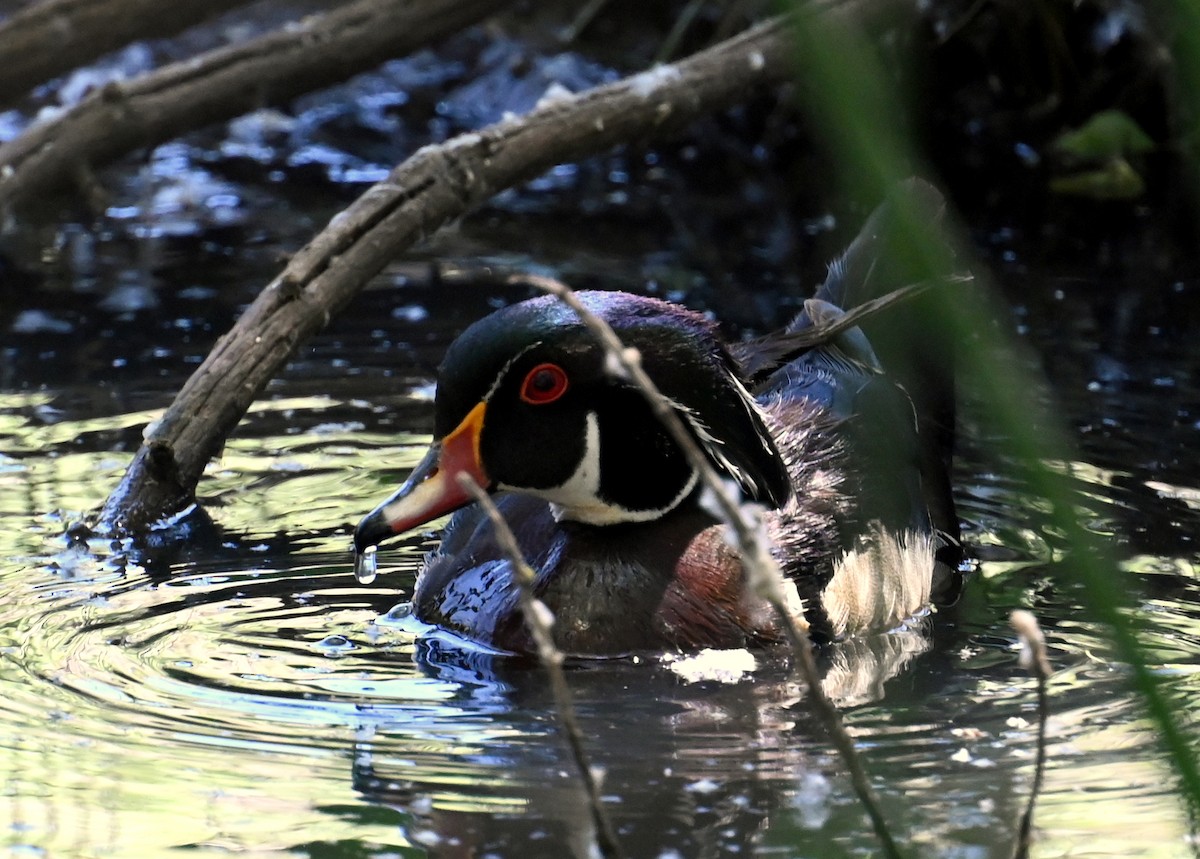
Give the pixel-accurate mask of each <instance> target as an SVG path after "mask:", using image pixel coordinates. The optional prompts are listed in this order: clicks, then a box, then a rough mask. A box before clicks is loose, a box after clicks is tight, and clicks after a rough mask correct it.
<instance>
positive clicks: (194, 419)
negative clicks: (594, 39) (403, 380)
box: [0, 0, 910, 534]
mask: <svg viewBox="0 0 1200 859" xmlns="http://www.w3.org/2000/svg"><path fill="white" fill-rule="evenodd" d="M898 4H899V5H900V6H903V7H904V8H906V9H908V8H910V7H909V6H908V3H907V0H873V2H870V3H867V2H863V3H850V4H843V5H839V6H837V7H836V13H837V14H839V15H853V16H856V17H857V18H858V20H860V21H865V20H868V19H870V20H871V21H872V22H873V23H876V24H877V23H879V20H880V19H883V20H888V21H890V20H891V18H892V13H893V12H894V10H895V9H896V8H897V5H898ZM831 14H832V13H831ZM792 50H793V48H792V44H791V39H790V34H789V30H788V26H787V23H786V21H784V20H783V19H780V18H775V19H772V20H770V21H767V22H764V23H763V24H760V25H758V26H757V27H754V28H752V29H750V30H747V31H746V32H744V33H742V34H740V35H738V36H735V37H734V38H731V39H728V40H726V41H724V42H721V43H719V44H717V45H715V46H713V47H711V48H709V49H707V50H705V51H701V52H700V53H697V54H695V55H693V56H691V57H689V58H687V59H685V60H682V61H680V62H678V63H675V64H672V65H669V66H661V67H658V68H655V69H652V70H650V71H647V72H643V73H641V74H638V75H633V76H632V77H628V78H625V79H623V80H621V81H618V82H616V83H613V84H609V85H606V86H603V87H597V88H594V89H591V90H587V91H585V92H582V93H579V94H576V95H571V96H563V97H560V98H555V99H554V100H552V101H550V102H548V103H544V104H541V105H539V106H538V107H537V108H535V109H534V110H533V111H531V112H530V113H529V114H528V115H526V116H523V117H517V118H514V119H509V120H505V121H502V122H499V123H496V124H495V125H491V126H488V127H487V128H484V129H482V130H481V131H479V132H472V133H469V134H464V135H460V136H459V137H456V138H454V139H452V140H449V141H447V142H446V143H444V144H440V145H436V146H427V147H425V148H423V149H421V150H420V151H418V152H417V153H416V154H414V155H413V156H412V157H411V158H409V159H408V160H407V161H405V162H404V163H403V164H401V165H400V166H399V167H397V168H396V169H395V170H393V171H392V172H391V174H390V175H389V176H388V178H387V179H385V180H384V181H382V182H380V183H378V184H376V185H374V186H372V187H371V188H370V189H369V190H368V191H366V192H365V193H364V194H363V195H362V196H361V197H359V199H358V200H356V201H355V202H354V203H353V204H351V206H350V207H349V208H347V209H346V210H345V211H343V212H342V213H341V214H339V215H337V216H336V217H335V218H334V219H333V220H332V221H331V222H330V224H329V226H328V227H326V228H325V229H324V230H323V231H322V232H321V233H319V234H318V235H317V236H316V237H314V238H313V240H312V241H311V242H309V244H308V245H307V246H305V247H304V248H303V249H301V250H300V251H299V252H298V253H297V254H296V255H295V256H294V257H293V258H292V260H291V261H290V262H289V264H288V266H287V268H286V269H285V270H284V271H283V272H282V273H281V274H280V275H279V276H278V277H276V278H275V279H274V280H273V281H272V282H271V283H270V284H268V285H267V287H266V288H265V289H263V291H262V292H261V293H260V294H259V296H258V298H257V299H255V301H254V302H253V303H252V304H251V305H250V307H249V308H247V310H246V311H245V313H243V314H242V316H241V318H240V319H239V320H238V321H237V323H236V324H235V325H234V327H233V328H232V329H231V330H230V331H229V333H228V334H226V335H225V336H224V337H222V338H221V339H220V340H219V341H218V342H217V344H216V345H215V346H214V347H213V350H212V351H211V352H210V353H209V355H208V357H207V358H206V359H205V361H204V363H203V364H201V365H200V367H199V368H197V370H196V372H195V373H193V374H192V376H191V378H190V379H188V381H187V383H186V384H185V385H184V387H183V388H182V390H180V392H179V394H178V396H176V398H175V401H174V402H173V403H172V404H171V405H170V407H168V409H167V410H166V412H165V413H164V414H163V416H162V418H161V419H160V420H159V421H157V422H156V423H154V424H152V425H151V426H149V427H147V429H146V431H145V433H144V442H143V444H142V446H141V448H140V449H139V450H138V452H137V454H136V455H135V456H134V459H133V462H132V463H131V464H130V466H129V468H128V470H127V471H126V473H125V475H124V477H123V478H122V480H121V482H120V484H119V485H118V486H117V487H116V489H114V490H113V492H112V494H111V495H109V498H108V500H107V502H106V503H105V505H104V509H103V510H102V511H101V514H100V525H99V527H100V529H101V530H103V531H105V532H108V533H118V534H136V533H140V532H143V531H145V530H146V529H148V528H150V527H151V526H153V525H154V523H156V522H158V521H160V520H161V519H163V518H164V517H167V516H170V515H173V514H175V513H176V512H178V511H180V510H182V509H184V508H185V507H187V506H188V505H189V504H191V503H193V502H194V500H195V491H196V486H197V484H198V482H199V480H200V476H201V474H202V473H203V471H204V467H205V465H206V464H207V463H208V461H209V460H210V459H212V458H213V457H214V456H216V455H217V454H218V453H219V452H220V450H221V447H222V446H223V445H224V443H225V438H226V436H228V434H229V433H230V432H232V431H233V429H234V427H236V426H237V423H238V421H239V420H241V418H242V415H243V414H245V412H246V409H247V408H249V406H250V403H251V402H253V400H254V398H255V397H256V396H257V395H258V393H259V392H260V391H261V390H262V388H263V387H264V386H265V385H266V383H267V382H268V381H269V380H270V379H271V378H272V377H274V376H275V375H276V374H277V373H278V372H279V370H280V368H281V367H283V365H284V363H285V362H286V361H287V359H288V357H289V356H290V355H291V354H292V352H293V351H294V350H295V348H296V346H297V345H298V344H299V343H301V342H302V341H303V340H304V339H306V338H307V337H309V336H311V335H312V334H314V333H315V332H317V331H318V330H320V329H321V328H322V327H324V326H325V325H326V324H327V323H328V322H329V320H330V319H331V318H332V317H333V315H334V314H335V313H337V312H338V311H339V310H340V309H341V308H342V307H344V306H345V305H346V304H347V303H348V302H349V301H350V299H351V298H353V297H354V295H355V294H356V293H357V292H358V291H359V290H360V289H361V288H362V287H363V286H364V285H365V284H366V283H367V281H368V280H369V279H370V278H371V277H373V276H374V275H376V274H377V273H378V272H379V271H381V270H382V269H383V267H384V266H385V265H387V264H388V263H389V262H390V261H391V260H393V259H394V258H395V257H396V256H397V255H399V254H400V253H402V252H403V251H404V250H405V249H407V248H408V247H410V246H411V245H412V244H413V242H415V241H416V240H417V239H419V238H420V237H422V236H424V235H427V234H428V233H431V232H433V231H434V230H436V229H437V228H438V227H440V226H441V225H443V224H445V223H446V222H447V221H449V220H451V219H453V218H456V217H459V216H461V215H462V214H464V213H465V212H467V211H470V210H471V209H472V208H473V207H475V206H476V205H478V204H479V203H481V202H483V201H485V200H487V199H488V198H490V197H491V196H492V195H494V194H496V193H497V192H499V191H501V190H503V189H505V188H509V187H512V186H513V185H516V184H518V183H519V182H521V181H524V180H527V179H531V178H533V177H535V176H537V175H539V174H540V173H542V172H544V171H546V170H547V169H549V168H550V167H552V166H554V165H555V164H560V163H563V162H565V161H571V160H576V159H579V158H583V157H586V156H589V155H593V154H595V153H599V152H603V151H605V150H607V149H608V148H610V147H612V146H614V145H616V144H619V143H627V142H630V141H635V140H642V139H647V138H651V137H653V136H656V135H661V134H663V133H665V132H666V131H668V130H671V129H674V128H677V127H678V126H680V125H682V124H685V123H687V122H689V121H691V120H693V119H695V118H696V117H699V116H701V115H704V114H708V113H712V112H714V111H716V110H719V109H721V108H723V107H725V106H728V105H730V104H733V103H736V102H738V101H740V100H744V99H745V98H746V96H747V93H748V92H749V91H750V90H751V89H752V88H754V87H755V86H758V85H763V84H768V83H773V82H777V81H780V80H782V79H785V78H787V77H788V76H789V74H790V70H791V62H790V61H791V58H792ZM0 151H2V150H0ZM0 187H3V186H2V185H0Z"/></svg>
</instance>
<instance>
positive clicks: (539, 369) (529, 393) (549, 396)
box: [521, 364, 567, 406]
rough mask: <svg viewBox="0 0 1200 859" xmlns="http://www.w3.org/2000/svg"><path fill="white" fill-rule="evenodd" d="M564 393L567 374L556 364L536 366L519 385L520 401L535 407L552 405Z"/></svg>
mask: <svg viewBox="0 0 1200 859" xmlns="http://www.w3.org/2000/svg"><path fill="white" fill-rule="evenodd" d="M566 392H567V373H566V371H565V370H564V369H563V368H562V367H560V366H558V365H557V364H538V365H537V366H536V367H534V368H533V369H532V370H530V371H529V372H528V373H526V374H525V381H524V382H522V383H521V399H522V400H524V401H525V402H527V403H532V404H533V405H535V406H541V405H544V404H546V403H552V402H554V401H555V400H557V399H558V398H559V397H561V396H562V395H563V394H565V393H566Z"/></svg>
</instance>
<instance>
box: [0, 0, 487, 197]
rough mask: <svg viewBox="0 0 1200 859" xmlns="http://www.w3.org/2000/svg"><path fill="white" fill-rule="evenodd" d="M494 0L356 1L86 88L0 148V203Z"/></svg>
mask: <svg viewBox="0 0 1200 859" xmlns="http://www.w3.org/2000/svg"><path fill="white" fill-rule="evenodd" d="M504 5H505V4H504V2H502V0H357V2H354V3H351V4H349V5H347V6H345V7H343V8H341V9H337V10H335V11H331V12H327V13H325V14H323V15H312V16H310V17H308V18H305V19H304V20H302V21H298V22H297V23H296V24H295V26H292V27H288V28H286V29H284V30H279V31H275V32H272V33H269V34H268V35H265V36H261V37H259V38H256V39H251V40H249V41H246V42H242V43H240V44H236V45H230V46H228V47H224V48H219V49H217V50H213V51H209V52H207V53H204V54H201V55H199V56H197V57H193V58H192V59H189V60H184V61H181V62H178V63H172V64H171V65H168V66H164V67H162V68H160V69H156V70H155V71H152V72H147V73H146V74H144V75H139V76H138V77H136V78H133V79H131V80H129V81H126V82H120V83H118V82H113V83H110V84H108V85H106V86H104V87H101V88H100V89H98V90H96V91H95V92H92V93H90V94H89V95H88V96H87V97H86V98H84V99H83V100H82V101H81V102H79V104H77V105H75V106H74V107H72V108H70V109H69V110H66V111H64V112H63V113H61V114H59V115H58V116H57V117H54V118H52V119H47V120H44V121H42V122H39V123H37V124H35V125H33V126H31V127H30V128H29V129H27V130H26V131H25V133H24V134H22V135H20V136H19V137H17V138H15V139H14V140H11V141H9V142H8V143H6V144H4V145H3V146H0V208H5V207H12V206H16V205H19V204H20V203H22V202H23V201H25V200H27V199H29V198H31V197H33V196H35V195H37V194H42V193H45V192H46V191H48V190H51V189H53V188H56V187H61V186H63V185H65V184H68V183H70V182H71V181H72V179H73V178H74V177H75V176H77V175H78V174H79V170H80V167H81V166H82V165H86V166H89V167H94V166H97V165H100V164H104V163H107V162H109V161H111V160H113V159H114V158H117V157H119V156H121V155H123V154H125V153H127V152H130V151H132V150H133V149H136V148H138V147H139V146H153V145H155V144H158V143H162V142H163V141H166V140H170V139H171V138H172V137H175V136H177V135H179V134H181V133H183V132H185V131H189V130H191V129H193V128H199V127H202V126H204V125H208V124H210V123H213V122H217V121H220V120H225V119H230V118H232V117H235V116H239V115H241V114H243V113H246V112H248V111H251V110H254V109H256V108H259V107H262V106H264V105H266V104H271V103H277V102H281V101H286V100H287V99H290V98H293V97H295V96H297V95H301V94H302V93H306V92H309V91H311V90H315V89H319V88H320V87H323V86H329V85H331V84H335V83H338V82H340V81H343V80H345V79H346V78H348V77H350V76H352V75H354V74H357V73H358V72H361V71H363V70H365V69H368V68H371V67H372V66H375V65H377V64H378V63H380V62H382V61H383V60H386V59H390V58H392V57H397V56H402V55H404V54H406V53H408V52H410V51H412V50H415V49H417V48H421V47H424V46H426V45H428V44H429V43H430V42H434V41H436V40H438V39H441V38H444V37H445V36H448V35H450V34H452V33H454V32H457V31H458V30H461V29H462V28H464V27H466V26H468V25H470V24H472V23H474V22H476V21H478V20H480V19H482V18H483V17H485V16H486V15H488V14H489V13H492V12H495V11H497V10H498V9H500V8H502V7H503V6H504Z"/></svg>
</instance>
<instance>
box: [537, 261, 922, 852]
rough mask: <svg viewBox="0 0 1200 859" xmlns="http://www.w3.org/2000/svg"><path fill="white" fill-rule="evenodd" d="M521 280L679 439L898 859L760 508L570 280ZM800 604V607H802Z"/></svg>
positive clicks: (865, 803) (876, 825)
mask: <svg viewBox="0 0 1200 859" xmlns="http://www.w3.org/2000/svg"><path fill="white" fill-rule="evenodd" d="M521 281H522V282H525V283H529V284H530V285H532V286H536V287H538V288H539V289H541V290H544V291H545V292H548V293H550V294H551V295H554V296H555V297H557V298H558V299H559V301H562V302H563V303H564V304H566V305H567V306H569V307H570V308H571V309H572V310H574V311H575V313H576V315H577V316H578V317H579V319H580V321H582V322H583V324H584V325H585V326H586V327H587V328H588V329H589V330H590V331H591V332H592V334H593V335H594V336H595V337H596V339H597V340H598V341H599V343H600V345H601V346H602V347H603V348H604V350H605V352H606V353H607V355H608V358H609V359H610V360H611V361H612V362H613V363H614V365H615V367H616V368H618V369H619V371H620V372H621V374H623V375H624V377H625V378H628V379H629V380H630V381H631V382H632V384H633V385H634V387H636V388H637V389H638V390H639V391H640V392H641V393H642V395H643V396H644V397H645V398H646V402H647V403H648V404H649V405H650V408H651V410H652V411H653V412H654V414H655V415H656V416H657V417H658V419H659V421H660V422H661V423H662V425H663V426H664V427H665V428H666V430H667V432H669V433H670V435H671V438H672V439H673V440H674V441H675V443H676V444H677V445H679V448H680V450H682V451H683V454H684V456H686V457H687V460H688V462H689V463H690V464H691V466H692V467H693V468H694V469H696V471H697V472H698V473H699V475H700V481H701V483H703V485H704V489H705V491H706V492H708V493H709V494H710V495H711V497H712V498H713V500H714V501H715V502H716V505H717V507H718V508H719V510H720V512H721V520H722V521H723V522H724V523H725V524H726V525H727V526H728V527H729V529H730V531H731V533H732V535H733V541H734V543H735V545H736V547H737V549H738V551H739V553H740V554H741V557H742V566H743V568H744V570H745V572H746V582H747V584H748V585H749V586H750V587H751V588H752V589H753V590H754V592H755V593H756V594H757V595H758V596H760V597H761V598H763V599H765V600H766V601H767V602H768V604H769V605H770V606H771V608H772V610H773V611H774V612H775V616H776V618H777V619H778V621H779V626H780V628H781V629H782V630H783V632H784V636H785V638H786V639H787V641H788V644H789V645H790V647H791V651H792V656H793V658H794V660H795V665H796V666H797V667H798V668H799V670H800V674H801V676H802V677H803V679H804V682H805V685H806V686H807V687H808V693H809V699H810V701H811V703H812V706H813V709H814V710H815V711H816V713H817V716H818V717H819V718H820V720H821V724H822V725H823V727H824V728H825V731H826V733H827V734H828V735H829V738H830V739H831V740H832V741H833V745H834V747H835V748H836V749H837V751H838V754H839V755H840V756H841V758H842V762H843V763H844V764H845V766H846V769H847V770H848V771H849V773H850V780H851V782H852V784H853V785H854V790H855V793H857V794H858V798H859V801H860V802H861V803H862V804H863V807H864V808H865V809H866V811H867V815H868V816H869V817H870V818H871V824H872V826H874V828H875V835H876V837H877V838H879V841H880V844H881V845H882V846H883V851H884V855H886V856H888V857H890V859H898V857H900V855H901V853H900V850H899V848H898V847H897V846H896V842H895V840H894V839H893V838H892V834H891V831H890V830H889V829H888V826H887V822H886V820H884V817H883V813H882V812H881V811H880V809H879V803H878V802H877V801H876V799H875V794H874V791H872V790H871V785H870V783H869V782H868V780H867V775H866V771H865V769H864V768H863V765H862V760H861V758H860V757H859V755H858V751H857V750H856V749H855V747H854V740H853V739H852V738H851V737H850V734H849V733H848V732H847V731H846V727H845V725H843V724H842V719H841V715H840V714H839V713H838V709H837V707H836V706H835V705H834V703H833V701H831V700H830V698H829V696H828V695H827V694H826V693H825V689H824V687H823V686H822V685H821V672H820V670H819V669H818V668H817V660H816V657H815V655H814V653H813V645H812V641H811V640H810V639H809V637H808V623H807V621H805V619H804V617H803V614H802V613H801V614H800V616H797V615H796V614H794V613H793V612H794V608H792V607H790V606H789V601H788V598H787V596H786V595H785V592H784V584H785V579H784V576H783V572H782V571H781V570H780V568H779V564H778V563H777V562H776V561H775V559H774V557H772V555H771V552H770V546H769V544H768V539H767V535H766V530H765V528H764V527H763V522H762V520H761V518H760V516H759V513H758V512H757V511H756V510H755V509H754V508H753V507H752V506H751V505H743V504H742V502H741V499H740V498H739V497H737V496H736V495H735V492H736V490H735V489H732V488H731V486H730V485H729V484H728V482H727V481H725V480H724V479H722V477H721V475H720V474H718V473H717V470H716V469H715V468H714V467H713V465H712V463H711V462H710V460H709V458H708V457H707V456H706V455H705V454H704V451H703V450H701V448H700V445H699V444H698V443H697V442H696V440H695V438H693V436H692V434H691V432H689V431H688V429H687V427H686V426H685V425H684V422H683V419H682V418H681V417H680V415H679V411H678V410H677V409H676V408H674V407H673V406H672V405H671V403H670V401H669V400H668V399H667V398H666V397H665V396H663V394H662V393H661V392H660V391H659V390H658V387H657V386H656V385H655V384H654V381H653V380H652V379H651V378H650V377H649V376H648V375H647V374H646V371H645V370H643V369H642V365H641V356H640V355H639V353H638V352H637V350H636V349H627V348H625V346H624V344H622V343H621V340H620V338H619V337H618V336H617V334H616V332H615V331H613V329H612V328H611V327H610V326H609V324H608V323H607V322H605V321H604V320H603V319H601V318H600V317H599V316H597V315H596V314H594V313H592V312H591V311H589V310H588V309H587V308H586V307H584V306H583V304H582V303H581V302H580V301H579V299H578V298H577V297H576V295H575V293H574V292H572V291H571V289H570V287H568V286H566V285H565V284H563V283H560V282H558V281H556V280H552V279H550V278H545V277H537V276H527V277H524V278H521ZM802 611H803V610H802V609H801V612H802Z"/></svg>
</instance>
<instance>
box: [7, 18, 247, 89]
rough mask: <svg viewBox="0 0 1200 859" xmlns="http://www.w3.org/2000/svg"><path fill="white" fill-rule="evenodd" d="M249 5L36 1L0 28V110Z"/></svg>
mask: <svg viewBox="0 0 1200 859" xmlns="http://www.w3.org/2000/svg"><path fill="white" fill-rule="evenodd" d="M251 2H252V0H173V2H172V3H171V7H170V14H169V15H164V14H163V4H162V0H42V2H40V3H33V4H31V5H29V6H26V7H25V8H23V9H18V10H17V11H16V12H14V13H13V15H12V17H11V18H7V19H6V20H4V21H3V22H0V57H3V58H4V74H3V75H0V104H9V103H10V102H12V101H13V100H14V99H17V98H20V97H21V96H23V95H25V94H26V93H28V92H29V91H30V90H31V89H33V88H34V87H35V86H37V85H38V84H40V83H45V82H46V81H48V80H51V79H52V78H56V77H58V76H59V75H62V74H65V73H67V72H69V71H71V70H72V69H75V68H78V67H79V66H83V65H86V64H87V63H90V62H92V61H93V60H95V59H96V58H97V57H100V56H103V55H104V54H106V53H108V52H109V51H113V50H116V49H117V48H119V47H121V46H122V45H125V44H128V43H129V42H132V41H134V40H136V39H147V38H152V37H156V36H171V35H174V34H175V33H179V32H181V31H182V30H184V29H186V28H188V27H190V26H191V25H192V24H196V23H198V22H200V21H203V20H205V19H206V18H212V17H215V16H216V15H218V14H219V13H221V12H225V11H227V10H229V9H235V8H237V7H238V6H246V5H248V4H249V3H251Z"/></svg>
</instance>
